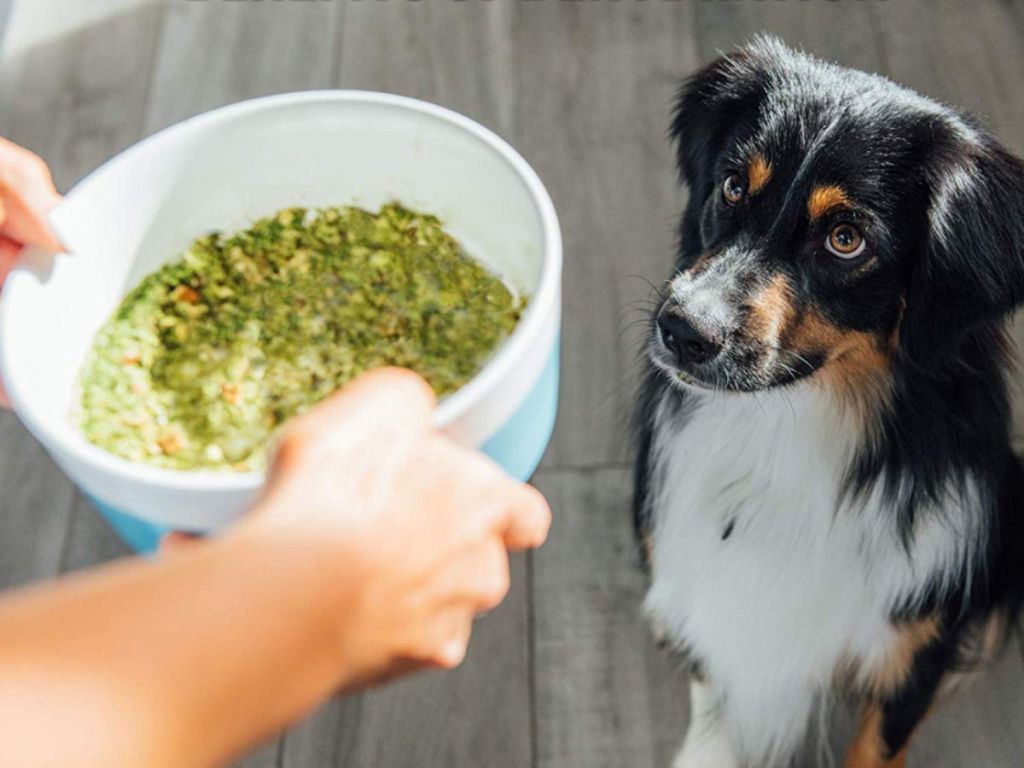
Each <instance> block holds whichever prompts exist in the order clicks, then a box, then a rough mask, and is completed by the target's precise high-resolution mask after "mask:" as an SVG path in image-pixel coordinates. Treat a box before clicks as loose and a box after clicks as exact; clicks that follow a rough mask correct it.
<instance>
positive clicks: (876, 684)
mask: <svg viewBox="0 0 1024 768" xmlns="http://www.w3.org/2000/svg"><path fill="white" fill-rule="evenodd" d="M896 631H897V638H896V641H895V642H894V643H893V645H892V646H891V647H890V648H889V650H888V652H887V653H886V654H885V655H884V656H883V657H882V659H881V660H880V661H879V662H878V663H877V664H875V665H874V666H873V667H872V668H870V669H865V670H863V671H862V680H863V684H864V686H865V687H866V688H867V689H868V690H869V691H870V692H871V693H872V694H873V695H874V696H879V697H881V696H887V695H890V694H892V693H894V692H895V691H897V690H899V689H900V688H901V687H902V686H903V684H904V683H906V681H907V678H908V677H909V675H910V668H911V666H912V665H913V663H914V657H915V656H916V655H917V654H918V652H919V651H920V650H921V649H922V648H924V647H926V646H927V645H928V644H930V643H932V642H934V641H935V639H936V638H937V637H938V636H939V622H938V619H936V618H934V617H929V618H926V619H920V620H918V621H911V622H907V623H906V624H901V625H900V626H899V627H898V628H897V630H896Z"/></svg>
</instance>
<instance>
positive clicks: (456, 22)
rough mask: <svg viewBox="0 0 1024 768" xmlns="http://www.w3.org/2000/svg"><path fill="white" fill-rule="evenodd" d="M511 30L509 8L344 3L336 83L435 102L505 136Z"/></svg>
mask: <svg viewBox="0 0 1024 768" xmlns="http://www.w3.org/2000/svg"><path fill="white" fill-rule="evenodd" d="M511 22H512V6H511V4H509V3H493V2H489V3H482V4H468V3H461V4H459V3H447V2H445V3H430V2H427V3H367V2H351V3H346V4H344V14H343V15H342V23H341V39H340V45H341V53H340V56H339V71H338V72H337V73H336V81H337V82H338V84H339V86H340V87H342V88H357V89H368V90H383V91H389V92H391V93H398V94H401V95H403V96H411V97H413V98H418V99H425V100H427V101H432V102H434V103H436V104H440V105H442V106H445V107H448V108H450V109H454V110H456V111H458V112H461V113H463V114H465V115H467V116H468V117H471V118H473V119H474V120H478V121H480V122H481V123H483V124H484V125H486V126H487V127H488V128H490V129H491V130H494V131H496V132H497V133H500V134H504V135H506V136H507V132H508V130H509V128H510V126H511V124H512V113H513V108H514V99H515V90H514V88H512V87H511V83H512V36H511Z"/></svg>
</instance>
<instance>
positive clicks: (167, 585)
mask: <svg viewBox="0 0 1024 768" xmlns="http://www.w3.org/2000/svg"><path fill="white" fill-rule="evenodd" d="M336 574H337V570H336V567H335V564H334V563H333V562H332V558H331V553H330V552H328V551H327V548H326V546H316V545H314V546H313V547H312V548H311V547H310V546H309V545H308V544H306V543H305V542H304V543H303V544H302V545H301V546H300V545H298V544H290V543H288V541H287V540H284V539H280V538H274V537H272V536H270V535H264V534H262V533H261V532H260V530H259V528H258V526H252V527H248V528H243V529H242V530H240V531H239V532H238V533H236V534H232V535H230V536H227V537H224V538H223V539H220V540H216V541H212V542H210V543H205V544H199V545H197V546H196V547H194V548H193V549H192V550H191V551H186V552H182V553H180V554H177V555H176V556H174V557H171V558H167V559H165V560H161V561H158V562H149V563H147V562H141V561H136V562H131V563H125V564H118V565H114V566H111V567H108V568H106V569H104V570H102V571H100V572H98V573H95V574H93V575H89V576H85V577H77V578H73V579H71V580H70V581H68V582H66V583H60V582H58V583H56V584H51V585H45V586H42V587H38V588H34V589H31V590H27V591H25V592H24V593H22V594H20V595H15V596H12V597H10V598H8V599H6V600H4V601H2V602H0V738H2V739H3V743H4V745H5V746H4V751H5V754H8V755H10V756H17V759H19V760H21V764H23V765H32V766H37V765H51V764H52V765H72V764H73V765H77V766H92V765H96V766H100V765H102V766H104V768H116V766H120V765H124V766H138V765H147V766H163V765H167V766H180V765H213V764H217V763H219V762H221V761H223V760H226V759H228V758H230V757H231V756H232V755H233V754H235V753H237V752H238V751H240V750H242V749H244V748H245V747H246V746H248V745H249V744H252V743H253V742H255V741H258V740H259V739H261V738H263V737H265V736H269V735H270V734H272V733H273V732H275V731H276V730H278V729H280V728H281V727H283V726H284V725H285V724H287V723H288V722H289V721H290V720H292V719H294V718H295V717H297V716H299V715H300V714H302V713H303V712H304V711H306V710H308V709H309V708H311V707H312V706H314V705H315V703H316V702H317V701H318V700H319V699H321V698H322V697H324V696H325V695H327V694H329V693H330V692H331V691H332V690H333V689H334V688H335V687H337V686H338V685H339V684H341V683H342V682H343V681H344V676H345V672H344V669H343V665H342V663H341V660H340V656H341V654H340V652H339V648H340V644H339V642H338V637H337V627H338V625H339V623H340V622H339V621H338V617H339V612H343V611H344V610H345V606H344V605H343V604H341V603H340V602H339V604H336V605H331V604H325V596H327V595H332V594H338V593H339V590H338V589H337V583H336V581H337V577H336ZM332 581H333V582H335V583H333V584H332V583H330V582H332ZM53 731H58V732H59V733H58V734H54V733H53ZM12 765H16V763H12Z"/></svg>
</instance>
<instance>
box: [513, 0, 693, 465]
mask: <svg viewBox="0 0 1024 768" xmlns="http://www.w3.org/2000/svg"><path fill="white" fill-rule="evenodd" d="M696 6H697V4H696V3H674V2H662V3H601V4H595V3H567V2H554V3H533V2H522V3H517V4H516V5H515V25H514V35H515V71H516V75H517V77H518V97H517V102H518V107H517V113H516V114H517V121H516V125H515V129H514V131H513V138H514V139H515V143H516V146H517V147H518V148H519V149H520V151H522V152H523V154H524V155H525V157H526V159H527V160H529V161H530V162H531V163H532V164H533V166H534V167H535V168H536V170H537V172H538V173H539V174H540V176H541V178H542V179H543V180H544V182H545V184H546V185H547V187H548V189H549V191H550V192H551V195H552V197H553V199H554V202H555V206H556V207H557V209H558V213H559V217H560V218H561V223H562V232H563V236H564V241H565V272H564V279H565V288H564V321H563V328H562V398H561V402H560V404H559V424H558V428H557V430H556V432H555V436H554V441H553V443H552V446H551V449H550V450H549V452H548V455H547V458H546V460H545V464H544V466H546V467H548V468H554V467H581V466H592V465H595V464H608V463H622V462H624V461H628V460H629V441H628V434H629V431H628V423H629V418H630V412H631V408H632V400H633V393H634V390H635V384H636V379H635V375H636V372H637V370H638V366H637V358H638V356H639V355H640V354H641V350H642V348H643V344H644V343H645V341H646V331H645V328H644V323H645V322H646V320H647V319H649V317H650V312H649V310H650V306H651V301H650V300H651V298H652V288H653V286H652V283H658V282H660V281H661V280H663V279H664V278H666V277H667V276H668V271H669V268H670V265H671V264H672V262H673V259H674V243H675V227H676V221H677V217H678V216H679V214H680V212H681V208H682V193H681V191H680V189H679V187H678V185H677V183H676V173H675V170H674V167H673V160H672V150H671V147H670V146H669V143H668V140H667V139H666V137H665V134H666V130H667V128H668V123H669V115H670V110H671V104H672V101H673V99H674V96H675V93H676V90H677V88H678V85H679V82H680V80H681V78H682V77H683V76H684V75H686V74H688V73H690V72H691V71H692V70H693V69H694V67H695V66H696V64H697V54H696V47H695V42H694V39H693V36H694V30H693V18H692V16H693V11H694V8H695V7H696Z"/></svg>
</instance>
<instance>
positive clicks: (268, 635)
mask: <svg viewBox="0 0 1024 768" xmlns="http://www.w3.org/2000/svg"><path fill="white" fill-rule="evenodd" d="M433 405H434V400H433V395H432V393H431V391H430V388H429V387H428V386H427V385H426V384H425V383H424V382H423V381H422V380H421V379H419V378H418V377H417V376H415V375H414V374H412V373H409V372H407V371H400V370H396V369H384V370H380V371H376V372H372V373H369V374H367V375H366V376H364V377H362V378H361V379H360V380H358V381H357V382H355V383H354V384H353V385H351V386H350V387H348V388H346V390H344V391H343V392H342V393H340V394H338V395H335V396H334V397H333V398H331V399H329V400H327V401H325V402H324V403H323V404H321V405H320V406H319V407H317V408H316V409H314V410H312V411H310V412H309V414H307V415H306V416H303V417H300V418H299V419H298V420H296V421H295V422H294V423H293V424H292V425H291V426H290V427H289V429H288V431H287V432H286V434H285V435H284V437H283V439H282V441H281V443H280V448H279V450H278V452H277V457H276V460H275V462H274V463H273V467H272V469H271V472H270V476H269V481H268V490H267V492H266V494H265V495H264V497H263V498H262V499H261V501H260V502H259V503H258V504H257V506H256V507H255V508H254V510H253V511H252V513H251V514H250V515H249V516H248V517H247V518H246V519H245V520H244V521H243V522H242V523H240V524H238V525H237V526H236V527H235V528H234V529H233V530H231V531H229V532H228V533H226V534H224V535H222V536H220V537H217V538H214V539H211V540H208V541H199V542H193V543H190V544H189V545H188V546H178V547H175V548H174V549H173V551H171V552H169V553H167V554H166V555H165V556H163V557H161V558H160V559H158V560H155V561H149V562H146V561H142V560H132V561H124V562H120V563H115V564H113V565H109V566H107V567H104V568H101V569H98V570H96V571H94V572H92V573H89V574H86V575H82V576H72V577H69V578H67V579H63V580H59V581H56V582H51V583H49V584H44V585H41V586H35V587H31V588H28V589H25V590H23V591H21V592H18V593H13V594H10V595H9V596H7V597H6V598H3V599H0V743H2V744H4V754H5V759H4V762H5V765H7V766H12V767H13V768H17V767H18V766H33V767H35V766H67V765H75V766H86V767H89V766H97V768H99V767H100V766H102V767H103V768H117V767H118V766H126V767H127V766H132V767H133V768H134V767H135V766H139V765H145V766H149V767H150V768H160V767H161V766H168V767H170V766H174V767H175V768H176V767H177V766H181V765H190V766H214V765H220V764H223V763H224V762H226V761H228V760H230V759H231V758H232V757H234V756H237V755H238V754H239V753H240V752H242V751H244V750H245V749H247V748H249V747H251V746H253V745H254V744H256V743H258V742H259V741H261V740H263V739H265V738H267V737H269V736H271V735H272V734H274V733H275V732H277V731H279V730H280V729H281V728H283V727H285V726H286V725H287V724H288V723H290V722H291V721H293V720H294V719H295V718H297V717H299V716H301V715H302V714H303V713H305V712H307V711H309V710H310V709H311V708H313V707H314V706H315V705H316V704H317V703H318V702H320V701H321V700H323V699H324V698H325V697H327V696H329V695H331V694H332V693H334V692H337V691H352V690H356V689H360V688H364V687H366V686H369V685H374V684H378V683H381V682H384V681H387V680H389V679H391V678H392V677H395V676H397V675H400V674H404V673H408V672H411V671H414V670H418V669H424V668H445V669H447V668H451V667H454V666H456V665H458V664H459V663H460V662H461V661H462V659H463V658H464V656H465V653H466V648H467V644H468V642H469V636H470V632H471V629H472V622H473V618H474V617H475V616H476V615H477V614H478V613H480V612H482V611H486V610H489V609H491V608H493V607H494V606H496V605H497V604H498V603H499V602H500V601H501V599H502V598H503V597H504V595H505V593H506V591H507V589H508V586H509V571H508V557H507V551H508V550H509V549H522V548H527V547H534V546H537V545H539V544H540V543H542V542H543V540H544V538H545V537H546V535H547V530H548V526H549V523H550V512H549V510H548V507H547V504H546V503H545V501H544V499H543V497H541V495H540V494H539V493H538V492H537V491H535V490H533V489H532V488H530V487H529V486H525V485H521V484H519V483H516V482H514V481H512V480H510V479H509V478H508V477H506V476H505V475H504V474H503V473H502V472H501V470H500V469H498V468H497V466H495V465H494V464H492V463H491V462H490V461H489V460H488V459H486V458H485V457H483V456H481V455H480V454H478V453H476V452H473V451H470V450H467V449H464V448H461V447H459V446H457V445H455V444H454V443H452V442H450V441H449V440H448V439H447V438H444V437H443V436H441V435H440V434H438V433H437V432H436V431H435V430H434V428H433V427H432V426H431V412H432V409H433Z"/></svg>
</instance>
